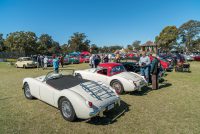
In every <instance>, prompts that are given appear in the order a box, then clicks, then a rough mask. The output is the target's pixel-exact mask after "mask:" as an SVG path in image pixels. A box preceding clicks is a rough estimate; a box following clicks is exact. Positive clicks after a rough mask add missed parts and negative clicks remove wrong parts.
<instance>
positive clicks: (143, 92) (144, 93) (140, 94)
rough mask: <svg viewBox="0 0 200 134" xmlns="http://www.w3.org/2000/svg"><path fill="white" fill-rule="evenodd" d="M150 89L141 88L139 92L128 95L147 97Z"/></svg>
mask: <svg viewBox="0 0 200 134" xmlns="http://www.w3.org/2000/svg"><path fill="white" fill-rule="evenodd" d="M151 89H152V88H150V87H147V86H146V87H143V88H142V90H141V91H137V90H136V91H133V92H130V93H129V94H130V95H135V96H143V95H147V94H148V93H149V92H151V91H152V90H151Z"/></svg>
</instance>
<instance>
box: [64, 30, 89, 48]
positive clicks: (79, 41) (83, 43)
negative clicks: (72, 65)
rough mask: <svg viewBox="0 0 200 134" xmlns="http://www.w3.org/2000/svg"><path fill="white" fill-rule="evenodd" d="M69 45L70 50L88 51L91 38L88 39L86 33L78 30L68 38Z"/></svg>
mask: <svg viewBox="0 0 200 134" xmlns="http://www.w3.org/2000/svg"><path fill="white" fill-rule="evenodd" d="M67 47H68V49H69V51H76V52H77V51H78V52H81V51H88V50H89V48H90V40H88V39H87V36H86V35H85V34H84V33H79V32H76V33H74V34H73V35H72V36H71V37H70V39H69V40H68V46H67Z"/></svg>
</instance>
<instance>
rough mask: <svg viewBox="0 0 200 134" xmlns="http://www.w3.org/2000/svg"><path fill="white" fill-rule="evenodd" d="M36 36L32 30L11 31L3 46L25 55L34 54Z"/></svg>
mask: <svg viewBox="0 0 200 134" xmlns="http://www.w3.org/2000/svg"><path fill="white" fill-rule="evenodd" d="M36 41H37V36H36V34H35V33H33V32H24V31H20V32H13V33H10V34H8V35H7V38H6V40H5V46H6V47H7V48H8V49H9V50H10V51H16V52H19V53H24V54H25V55H30V54H34V53H35V52H36V50H37V43H36Z"/></svg>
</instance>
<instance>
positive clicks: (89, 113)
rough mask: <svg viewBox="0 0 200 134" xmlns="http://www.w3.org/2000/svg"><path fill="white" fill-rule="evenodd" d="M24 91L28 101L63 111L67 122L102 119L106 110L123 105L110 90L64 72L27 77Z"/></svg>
mask: <svg viewBox="0 0 200 134" xmlns="http://www.w3.org/2000/svg"><path fill="white" fill-rule="evenodd" d="M23 91H24V95H25V97H26V98H27V99H33V98H38V99H40V100H42V101H44V102H46V103H48V104H50V105H52V106H54V107H56V108H58V109H60V112H61V114H62V116H63V118H64V119H65V120H68V121H74V120H75V119H76V118H81V119H89V118H92V117H94V116H98V115H99V116H102V115H103V113H104V111H108V110H111V109H113V108H115V107H117V106H119V105H120V98H119V96H118V95H117V93H116V92H115V90H114V89H112V88H111V87H109V86H106V85H105V84H103V83H100V82H94V81H89V80H83V79H78V78H76V77H74V76H73V75H69V74H68V75H66V74H65V75H64V73H60V74H55V73H52V72H51V73H48V74H47V75H46V76H40V77H37V78H25V79H24V80H23Z"/></svg>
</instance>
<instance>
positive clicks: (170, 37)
mask: <svg viewBox="0 0 200 134" xmlns="http://www.w3.org/2000/svg"><path fill="white" fill-rule="evenodd" d="M177 38H178V29H177V28H176V26H167V27H165V28H164V29H163V30H162V31H161V33H160V34H159V35H158V36H156V38H155V43H156V44H157V45H158V46H159V47H160V48H161V49H163V50H170V49H172V46H173V45H175V44H176V41H177Z"/></svg>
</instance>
